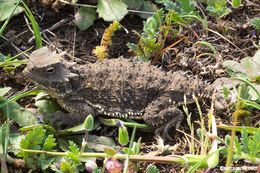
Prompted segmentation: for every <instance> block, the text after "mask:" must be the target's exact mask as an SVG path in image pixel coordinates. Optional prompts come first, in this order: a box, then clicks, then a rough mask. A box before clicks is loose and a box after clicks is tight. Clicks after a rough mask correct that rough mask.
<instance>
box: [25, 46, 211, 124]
mask: <svg viewBox="0 0 260 173" xmlns="http://www.w3.org/2000/svg"><path fill="white" fill-rule="evenodd" d="M24 74H25V75H26V76H27V77H28V78H30V79H31V80H32V81H33V82H35V83H37V84H38V85H39V86H40V87H42V88H43V89H45V90H46V91H47V93H49V94H50V95H51V96H52V97H54V98H56V99H57V101H58V103H59V104H60V105H61V106H62V107H63V108H64V109H65V110H67V111H68V112H69V113H68V114H62V115H60V113H58V114H57V115H56V116H54V123H56V125H57V126H61V125H70V124H73V123H75V121H79V122H80V121H84V119H85V116H87V115H89V114H92V115H95V116H96V115H106V116H109V117H129V118H133V119H142V120H144V121H145V122H146V123H147V124H148V125H151V126H155V127H163V128H164V129H167V128H169V127H171V126H175V125H178V124H179V123H180V122H181V120H182V119H183V113H182V111H181V110H180V109H179V106H180V105H181V104H183V102H184V95H186V98H187V102H193V99H192V95H193V94H195V95H197V96H198V98H200V99H203V98H205V97H209V96H210V95H211V94H212V92H213V89H212V87H211V86H210V85H208V84H206V83H204V82H203V81H202V80H200V79H198V78H196V77H189V76H187V75H185V74H184V73H182V72H171V71H170V72H164V71H162V70H160V69H159V68H157V67H155V66H153V65H150V64H149V63H144V62H140V61H138V60H134V59H125V58H122V57H120V58H117V59H105V60H102V61H101V60H100V61H97V62H96V63H89V64H86V65H78V64H76V63H72V62H68V61H65V60H64V59H62V54H57V53H55V52H52V51H50V50H49V49H48V48H47V47H43V48H41V49H38V50H36V51H34V52H33V53H32V54H31V56H30V58H29V62H28V64H27V67H26V68H25V70H24Z"/></svg>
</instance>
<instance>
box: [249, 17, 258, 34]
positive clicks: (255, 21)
mask: <svg viewBox="0 0 260 173" xmlns="http://www.w3.org/2000/svg"><path fill="white" fill-rule="evenodd" d="M250 23H251V25H252V26H253V27H254V28H255V29H256V30H257V31H260V17H256V18H254V19H251V20H250Z"/></svg>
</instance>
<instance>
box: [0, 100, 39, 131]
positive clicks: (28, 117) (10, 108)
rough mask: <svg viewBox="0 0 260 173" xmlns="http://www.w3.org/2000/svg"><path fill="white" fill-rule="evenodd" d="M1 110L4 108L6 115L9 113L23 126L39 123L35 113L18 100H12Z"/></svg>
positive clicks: (11, 117) (2, 108) (12, 118)
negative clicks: (17, 101) (21, 104)
mask: <svg viewBox="0 0 260 173" xmlns="http://www.w3.org/2000/svg"><path fill="white" fill-rule="evenodd" d="M0 110H2V112H3V115H4V116H7V114H9V117H10V119H11V120H14V121H15V122H16V123H17V124H18V125H19V126H21V127H24V126H29V125H33V124H37V123H38V120H37V118H36V116H35V115H33V114H32V112H30V111H29V110H27V109H24V108H23V107H21V106H20V105H19V104H18V103H16V102H13V101H11V102H9V103H8V104H7V105H5V106H3V107H1V108H0Z"/></svg>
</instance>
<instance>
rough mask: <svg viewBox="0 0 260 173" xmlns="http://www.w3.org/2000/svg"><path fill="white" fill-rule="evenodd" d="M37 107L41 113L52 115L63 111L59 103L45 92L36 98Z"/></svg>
mask: <svg viewBox="0 0 260 173" xmlns="http://www.w3.org/2000/svg"><path fill="white" fill-rule="evenodd" d="M35 105H36V106H37V107H38V110H39V112H41V113H45V114H51V113H54V112H56V111H58V110H61V107H60V106H59V105H58V104H57V102H56V101H55V100H54V99H53V98H51V97H50V96H48V95H47V94H46V93H44V92H40V93H39V94H37V96H36V97H35Z"/></svg>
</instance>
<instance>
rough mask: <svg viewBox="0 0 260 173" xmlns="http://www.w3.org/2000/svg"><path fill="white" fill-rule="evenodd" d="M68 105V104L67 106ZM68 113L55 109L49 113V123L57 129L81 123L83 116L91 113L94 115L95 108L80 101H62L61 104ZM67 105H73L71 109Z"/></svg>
mask: <svg viewBox="0 0 260 173" xmlns="http://www.w3.org/2000/svg"><path fill="white" fill-rule="evenodd" d="M67 105H69V106H67ZM62 106H63V107H64V108H65V110H67V111H68V112H69V113H65V112H62V111H57V112H55V113H52V114H51V115H49V120H50V122H51V124H52V125H53V126H54V127H55V128H57V129H59V130H60V129H64V128H67V127H72V126H75V125H78V124H81V123H83V121H84V120H85V118H86V117H87V116H88V115H89V114H91V115H93V116H95V115H96V112H95V110H94V109H93V108H92V107H90V106H89V105H87V104H85V103H82V102H69V101H68V102H63V105H62ZM69 107H73V110H72V109H70V108H69Z"/></svg>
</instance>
